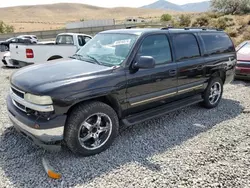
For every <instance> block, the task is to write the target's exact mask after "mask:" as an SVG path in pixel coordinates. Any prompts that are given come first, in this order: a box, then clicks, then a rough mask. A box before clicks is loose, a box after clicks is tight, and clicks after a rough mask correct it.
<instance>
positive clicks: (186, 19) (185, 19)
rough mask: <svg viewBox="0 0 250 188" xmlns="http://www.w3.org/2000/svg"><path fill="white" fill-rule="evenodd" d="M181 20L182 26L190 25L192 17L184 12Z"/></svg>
mask: <svg viewBox="0 0 250 188" xmlns="http://www.w3.org/2000/svg"><path fill="white" fill-rule="evenodd" d="M179 20H180V26H182V27H189V25H190V24H191V18H190V16H189V15H184V14H182V15H181V16H180V18H179Z"/></svg>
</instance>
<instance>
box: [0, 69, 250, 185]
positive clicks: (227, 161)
mask: <svg viewBox="0 0 250 188" xmlns="http://www.w3.org/2000/svg"><path fill="white" fill-rule="evenodd" d="M13 71H14V69H3V68H0V77H1V78H0V187H1V188H4V187H8V188H9V187H31V188H34V187H38V188H39V187H46V188H47V187H81V188H85V187H86V188H90V187H95V188H98V187H103V188H106V187H117V188H121V187H127V188H130V187H156V188H159V187H164V188H165V187H202V188H204V187H233V188H236V187H237V188H238V187H242V188H243V187H250V170H249V167H250V125H249V122H250V116H249V114H248V113H249V112H248V111H247V110H246V111H244V109H245V108H248V107H250V100H249V96H250V87H249V86H250V84H249V83H245V82H240V81H237V82H234V83H232V84H230V85H227V86H226V87H225V92H224V97H223V100H222V101H221V104H220V105H219V107H218V108H216V109H212V110H206V109H203V108H201V107H199V106H198V105H195V106H192V107H188V108H185V109H183V110H179V111H176V112H174V113H170V114H168V115H166V116H163V117H161V118H157V119H153V120H150V121H147V122H145V123H142V124H138V125H136V126H134V127H131V128H129V129H127V130H125V131H124V132H122V133H121V134H120V136H119V137H118V138H117V140H116V143H115V144H114V145H113V146H112V147H111V148H110V149H108V150H107V151H105V152H103V153H101V154H99V155H96V156H93V157H88V158H83V157H79V156H75V155H74V154H72V153H71V152H69V151H68V150H67V149H64V150H63V151H61V152H59V153H45V152H44V151H43V150H42V149H39V148H37V147H35V146H34V145H33V144H32V143H30V142H29V141H27V140H26V139H24V138H23V137H22V136H20V135H19V134H18V133H16V132H15V130H14V129H13V127H12V124H11V123H10V121H9V119H8V117H7V112H6V105H5V97H6V95H7V93H8V88H9V83H8V82H9V81H8V77H9V76H10V74H11V73H12V72H13ZM42 156H46V158H47V159H48V160H49V161H50V162H51V165H52V166H54V167H55V169H56V170H58V171H59V172H61V173H62V178H61V179H60V180H51V179H49V178H48V177H47V175H46V174H45V172H44V170H43V167H42V162H41V160H42V159H41V157H42Z"/></svg>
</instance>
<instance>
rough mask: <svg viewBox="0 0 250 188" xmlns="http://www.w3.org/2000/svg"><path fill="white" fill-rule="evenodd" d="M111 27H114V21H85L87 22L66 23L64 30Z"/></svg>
mask: <svg viewBox="0 0 250 188" xmlns="http://www.w3.org/2000/svg"><path fill="white" fill-rule="evenodd" d="M112 25H115V20H114V19H106V20H87V21H80V22H71V23H67V24H66V29H78V28H86V27H101V26H112Z"/></svg>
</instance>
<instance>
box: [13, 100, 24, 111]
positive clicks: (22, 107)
mask: <svg viewBox="0 0 250 188" xmlns="http://www.w3.org/2000/svg"><path fill="white" fill-rule="evenodd" d="M15 103H16V105H17V106H18V107H19V108H21V109H22V110H26V108H25V106H24V105H22V104H20V103H18V102H16V101H15Z"/></svg>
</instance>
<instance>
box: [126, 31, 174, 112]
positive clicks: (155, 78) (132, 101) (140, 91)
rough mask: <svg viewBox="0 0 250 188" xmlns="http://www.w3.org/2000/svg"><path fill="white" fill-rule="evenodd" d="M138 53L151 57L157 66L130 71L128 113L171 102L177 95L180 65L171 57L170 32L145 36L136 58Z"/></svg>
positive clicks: (128, 73) (128, 78)
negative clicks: (178, 66) (168, 33)
mask: <svg viewBox="0 0 250 188" xmlns="http://www.w3.org/2000/svg"><path fill="white" fill-rule="evenodd" d="M139 56H152V57H153V58H154V59H155V61H156V65H155V67H154V68H151V69H139V70H138V71H136V72H133V71H130V72H129V71H128V72H127V97H128V103H129V104H128V113H129V114H131V113H136V112H139V111H143V110H146V109H150V108H154V107H157V106H159V105H162V104H165V103H168V102H171V101H172V100H173V99H174V97H175V96H176V94H177V65H176V64H175V63H174V62H173V59H172V52H171V47H170V43H169V39H168V35H167V34H154V35H149V36H146V37H145V38H144V39H143V41H142V43H141V46H140V48H139V51H138V53H137V56H136V57H139ZM133 63H135V61H134V62H133Z"/></svg>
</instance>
